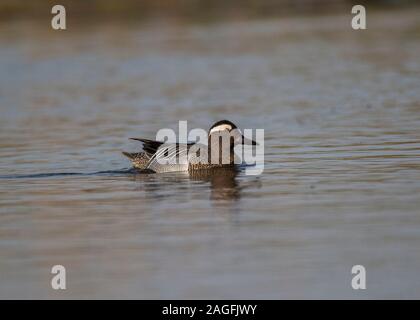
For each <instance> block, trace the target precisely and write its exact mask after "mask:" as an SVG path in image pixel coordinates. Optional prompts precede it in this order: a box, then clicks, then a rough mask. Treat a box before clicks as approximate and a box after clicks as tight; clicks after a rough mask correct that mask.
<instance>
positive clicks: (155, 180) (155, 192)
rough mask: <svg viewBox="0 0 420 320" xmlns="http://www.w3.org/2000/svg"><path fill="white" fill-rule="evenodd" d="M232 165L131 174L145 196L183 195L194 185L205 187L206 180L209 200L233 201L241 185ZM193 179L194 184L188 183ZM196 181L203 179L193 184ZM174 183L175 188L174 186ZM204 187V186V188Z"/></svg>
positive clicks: (237, 195) (191, 189) (237, 198)
mask: <svg viewBox="0 0 420 320" xmlns="http://www.w3.org/2000/svg"><path fill="white" fill-rule="evenodd" d="M238 173H239V170H238V169H236V168H213V169H208V170H196V171H195V172H189V173H188V172H185V173H175V174H174V173H171V174H167V175H163V174H161V175H157V174H144V173H138V174H135V175H134V176H133V177H134V180H136V181H138V182H140V181H141V184H138V185H137V188H136V189H137V190H138V191H145V192H146V195H147V197H148V198H153V199H160V198H168V197H171V196H172V197H177V198H180V197H181V198H182V197H187V198H188V195H191V192H193V193H194V191H193V190H196V191H197V188H202V191H204V189H207V188H208V185H207V184H208V183H210V200H215V201H217V200H231V201H236V200H239V199H240V197H241V187H240V186H239V184H238V181H237V176H238ZM188 182H195V183H192V184H191V183H188ZM196 182H203V183H202V184H201V183H199V184H197V183H196ZM174 185H176V188H174ZM207 190H208V189H207Z"/></svg>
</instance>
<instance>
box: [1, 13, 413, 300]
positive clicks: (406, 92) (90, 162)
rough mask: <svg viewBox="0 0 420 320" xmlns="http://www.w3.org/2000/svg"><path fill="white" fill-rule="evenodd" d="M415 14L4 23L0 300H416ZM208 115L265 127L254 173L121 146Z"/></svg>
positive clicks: (204, 122)
mask: <svg viewBox="0 0 420 320" xmlns="http://www.w3.org/2000/svg"><path fill="white" fill-rule="evenodd" d="M418 15H419V12H418V10H411V11H407V12H387V13H372V14H370V15H369V16H368V30H367V31H360V32H356V31H351V29H350V27H349V23H350V22H349V21H350V17H349V16H329V17H308V18H282V19H277V20H276V19H274V20H262V21H258V20H254V21H248V22H220V23H212V24H208V25H206V24H190V25H188V24H181V23H176V22H173V23H168V22H166V23H164V22H162V21H161V22H156V23H147V24H138V25H135V24H116V23H109V24H94V23H92V24H91V25H90V26H75V25H74V24H73V26H72V25H71V24H70V23H68V27H69V29H68V30H67V31H66V32H53V31H51V30H50V27H49V22H48V23H46V24H45V25H43V24H40V23H37V24H32V23H29V22H27V23H24V22H19V23H12V24H7V25H6V24H4V23H3V24H2V25H1V28H0V107H1V118H0V298H220V299H221V298H420V276H419V275H420V274H419V272H420V255H419V248H420V196H419V195H420V90H419V87H420V60H419V53H420V41H419V38H420V22H419V20H418ZM92 25H93V26H92ZM223 118H226V119H230V120H232V121H234V122H235V123H237V124H238V125H239V126H240V127H243V128H263V129H265V170H264V173H263V174H262V175H259V176H247V175H245V174H244V173H243V172H238V173H231V174H226V175H222V176H216V177H214V176H213V177H189V176H188V175H185V174H162V175H139V174H135V173H133V172H132V171H131V170H130V163H129V161H128V160H127V159H125V158H124V157H123V156H122V155H121V153H120V152H121V151H122V150H126V151H135V150H137V149H139V144H138V143H135V142H134V141H129V140H128V138H129V137H132V136H139V137H145V138H154V137H155V134H156V131H157V130H158V129H160V128H166V127H169V128H174V129H176V128H177V126H178V120H188V121H189V129H193V128H196V127H201V128H208V127H209V126H210V124H211V123H213V122H215V121H217V120H220V119H223ZM56 264H62V265H64V266H65V267H66V270H67V290H65V291H59V292H57V291H54V290H52V289H51V287H50V280H51V277H52V275H51V273H50V271H51V267H52V266H53V265H56ZM356 264H362V265H364V266H365V267H366V270H367V290H365V291H360V290H359V291H354V290H353V289H352V288H351V285H350V283H351V278H352V275H351V267H352V266H353V265H356Z"/></svg>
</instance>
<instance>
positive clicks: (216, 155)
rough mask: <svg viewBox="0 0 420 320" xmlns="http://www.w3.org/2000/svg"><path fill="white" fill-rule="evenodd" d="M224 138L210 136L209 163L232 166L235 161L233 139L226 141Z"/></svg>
mask: <svg viewBox="0 0 420 320" xmlns="http://www.w3.org/2000/svg"><path fill="white" fill-rule="evenodd" d="M224 140H226V139H222V137H218V136H213V138H211V136H209V140H208V155H209V162H210V163H211V164H216V165H232V164H233V163H234V161H235V152H234V144H233V139H231V138H230V139H229V141H224Z"/></svg>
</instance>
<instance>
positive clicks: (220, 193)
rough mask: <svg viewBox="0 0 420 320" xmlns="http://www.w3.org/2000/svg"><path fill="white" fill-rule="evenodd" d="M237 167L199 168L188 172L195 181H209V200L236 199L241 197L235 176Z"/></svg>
mask: <svg viewBox="0 0 420 320" xmlns="http://www.w3.org/2000/svg"><path fill="white" fill-rule="evenodd" d="M238 172H239V171H238V169H237V168H218V169H212V170H200V171H197V172H192V173H190V178H191V179H192V180H196V181H205V182H210V190H211V194H210V199H211V200H233V201H235V200H238V199H240V197H241V189H240V187H239V185H238V182H237V180H236V177H237V176H238Z"/></svg>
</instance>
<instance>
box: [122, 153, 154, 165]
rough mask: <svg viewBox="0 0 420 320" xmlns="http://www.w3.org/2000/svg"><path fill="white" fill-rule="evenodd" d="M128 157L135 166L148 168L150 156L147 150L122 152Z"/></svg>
mask: <svg viewBox="0 0 420 320" xmlns="http://www.w3.org/2000/svg"><path fill="white" fill-rule="evenodd" d="M122 154H123V155H125V156H126V157H127V158H128V159H130V160H131V162H132V163H133V167H135V168H137V169H146V167H147V164H148V163H149V160H150V157H149V156H148V155H147V154H146V153H145V152H135V153H130V152H124V151H123V152H122Z"/></svg>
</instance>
